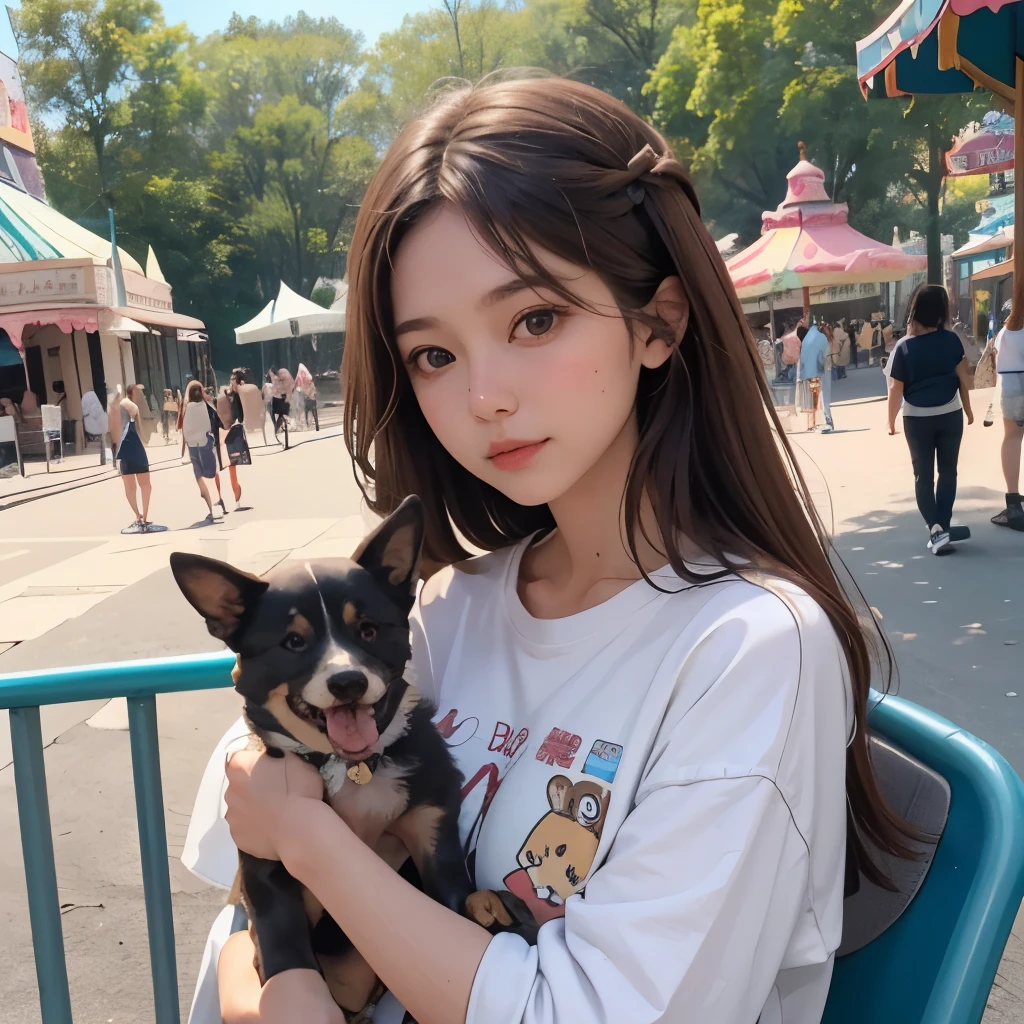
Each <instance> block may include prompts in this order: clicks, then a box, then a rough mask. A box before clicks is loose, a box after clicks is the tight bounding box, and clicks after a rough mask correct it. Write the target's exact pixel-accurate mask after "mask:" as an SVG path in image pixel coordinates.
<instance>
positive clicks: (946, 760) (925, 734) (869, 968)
mask: <svg viewBox="0 0 1024 1024" xmlns="http://www.w3.org/2000/svg"><path fill="white" fill-rule="evenodd" d="M869 721H870V726H871V731H872V733H873V734H874V735H875V736H876V737H880V738H881V739H882V740H883V741H887V742H888V744H891V745H892V746H893V747H895V748H898V749H899V750H901V751H904V752H905V753H906V754H909V755H910V757H911V758H914V759H916V760H917V761H919V762H921V763H923V765H925V766H927V768H930V769H932V772H933V773H937V774H938V776H941V778H942V779H944V780H945V783H947V784H948V788H946V787H943V788H944V789H945V791H946V792H947V793H948V818H947V820H946V824H945V829H944V830H943V831H942V836H941V839H940V840H939V842H938V845H937V846H936V847H935V849H934V857H933V859H932V861H931V865H930V868H929V870H928V872H927V875H925V877H924V880H923V882H922V883H921V884H920V888H919V889H918V891H917V893H916V895H915V896H914V897H913V899H912V900H911V901H910V903H909V905H908V906H907V907H906V909H905V910H904V911H903V912H902V914H900V916H899V917H898V918H897V919H896V920H895V922H893V923H892V924H891V925H889V926H888V927H887V928H886V929H885V930H884V931H883V932H882V933H881V934H880V935H879V936H878V937H877V938H875V939H874V940H873V941H870V942H868V944H867V945H864V946H863V947H862V948H860V949H858V950H857V951H856V952H853V953H851V954H850V955H848V956H840V957H838V958H837V960H836V964H835V972H834V975H833V981H832V988H831V990H830V992H829V999H828V1005H827V1007H826V1010H825V1016H824V1018H823V1024H979V1022H980V1021H981V1018H982V1015H983V1014H984V1012H985V1003H986V1000H987V999H988V994H989V991H990V989H991V988H992V983H993V980H994V979H995V975H996V970H997V968H998V966H999V961H1000V959H1001V957H1002V954H1003V948H1004V947H1005V945H1006V940H1007V938H1008V936H1009V934H1010V929H1011V927H1012V926H1013V921H1014V918H1015V917H1016V914H1017V910H1018V908H1019V906H1020V903H1021V900H1022V899H1024V783H1022V782H1021V780H1020V778H1019V777H1018V776H1017V774H1016V772H1014V770H1013V769H1012V768H1011V767H1010V766H1009V764H1008V763H1007V762H1006V760H1005V759H1004V758H1003V757H1002V756H1001V755H1000V754H998V753H997V752H996V751H995V750H993V749H992V748H991V747H990V746H989V745H988V744H987V743H983V742H982V741H981V740H979V739H977V738H975V737H974V736H971V735H970V734H969V733H966V732H964V731H963V730H962V729H958V728H957V727H956V726H955V725H952V724H951V723H950V722H947V721H946V720H945V719H944V718H940V717H939V716H938V715H935V714H932V713H931V712H930V711H926V710H925V709H924V708H921V707H918V706H917V705H915V704H911V703H910V702H909V701H906V700H902V699H900V698H898V697H886V698H884V699H883V700H882V701H880V702H879V703H878V704H877V705H876V706H875V707H874V708H873V710H872V712H871V716H870V719H869ZM882 774H883V776H884V772H883V773H882ZM944 810H945V805H944V806H943V811H944ZM848 906H849V903H848ZM844 939H845V937H844Z"/></svg>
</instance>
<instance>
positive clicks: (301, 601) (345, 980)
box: [171, 497, 471, 1013]
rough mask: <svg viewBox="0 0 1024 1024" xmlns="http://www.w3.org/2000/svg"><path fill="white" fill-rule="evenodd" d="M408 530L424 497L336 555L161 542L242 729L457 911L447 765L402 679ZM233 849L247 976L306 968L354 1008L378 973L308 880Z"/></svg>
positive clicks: (451, 773)
mask: <svg viewBox="0 0 1024 1024" xmlns="http://www.w3.org/2000/svg"><path fill="white" fill-rule="evenodd" d="M423 534H424V516H423V506H422V504H421V502H420V500H419V499H418V498H416V497H410V498H407V499H406V500H405V501H404V502H403V503H402V504H401V506H400V507H399V508H398V509H397V510H396V511H395V512H394V514H393V515H391V516H390V517H389V518H388V519H387V520H385V522H383V523H382V524H381V525H380V526H379V527H378V528H377V529H376V530H375V531H374V532H373V533H371V534H370V535H369V536H368V537H367V538H366V539H365V540H364V541H363V543H362V544H361V545H360V546H359V548H358V550H357V551H356V552H355V554H353V556H352V558H351V559H346V558H341V559H331V560H326V561H317V562H285V563H282V565H280V566H278V567H277V568H275V569H274V570H272V571H271V572H270V573H268V574H267V575H266V576H265V577H263V578H259V577H257V576H253V575H251V574H249V573H245V572H241V571H240V570H238V569H235V568H232V567H231V566H230V565H226V564H225V563H223V562H218V561H215V560H214V559H210V558H204V557H202V556H200V555H191V554H184V553H181V552H176V553H174V554H172V555H171V571H172V572H173V574H174V578H175V580H176V581H177V583H178V586H179V587H180V588H181V591H182V593H183V594H184V595H185V597H186V598H187V599H188V601H189V603H190V604H191V605H192V606H193V607H194V608H195V609H196V610H197V611H198V612H199V614H200V615H202V616H203V618H204V619H205V620H206V624H207V627H208V628H209V630H210V633H211V634H212V635H213V636H215V637H217V638H218V639H220V640H223V641H224V642H225V643H226V644H227V645H228V647H230V648H231V650H233V651H234V652H235V653H236V654H237V655H238V658H237V661H236V664H235V668H234V671H233V673H232V676H233V679H234V683H235V689H236V690H238V692H239V693H240V694H241V695H242V697H243V698H244V701H245V710H244V714H245V718H246V721H247V722H248V724H249V727H250V729H251V731H252V733H253V737H254V742H257V743H259V744H261V745H262V746H263V747H265V749H266V751H267V753H268V754H270V755H272V756H277V757H281V756H283V753H282V752H283V751H292V752H294V753H295V754H297V755H298V756H299V757H301V758H303V759H304V760H306V761H308V762H309V763H310V764H313V765H315V766H316V767H317V768H318V769H319V771H320V774H321V775H322V776H323V779H324V787H325V796H324V799H325V800H326V801H327V802H328V803H329V804H330V805H331V807H332V808H333V809H334V810H335V811H336V812H337V813H338V814H339V815H340V816H341V817H342V818H343V819H344V820H345V822H346V823H347V824H348V825H349V827H350V828H351V829H352V830H353V831H354V832H355V833H356V834H357V835H358V836H359V837H360V838H361V839H362V840H363V841H364V842H365V843H367V844H368V845H369V846H371V847H374V848H377V849H378V850H385V851H388V852H389V853H390V856H386V859H388V860H389V861H390V862H391V863H392V865H393V866H394V867H396V868H397V867H398V866H399V865H400V864H401V863H402V861H404V860H405V859H406V851H408V855H409V856H411V858H412V861H413V863H414V864H415V866H416V869H417V871H418V872H419V876H420V879H421V881H422V885H423V888H424V891H425V892H426V893H427V894H428V895H429V896H431V897H432V898H434V899H436V900H437V901H438V902H440V903H442V904H444V905H445V906H447V907H449V908H450V909H451V910H454V911H456V912H457V913H463V911H464V907H465V904H466V899H467V897H468V896H469V895H470V891H471V887H470V880H469V874H468V872H467V869H466V863H465V859H464V857H463V854H462V849H461V846H460V842H459V833H458V813H459V806H460V803H461V795H460V791H461V787H462V781H463V780H462V776H461V775H460V773H459V771H458V769H457V767H456V766H455V763H454V761H453V760H452V756H451V754H450V752H449V750H448V747H447V745H446V744H445V742H444V739H443V738H442V736H441V734H440V733H439V732H438V731H437V729H436V728H435V726H434V725H433V722H432V721H431V716H432V708H431V706H430V704H429V703H428V702H427V701H426V700H425V699H424V698H423V697H421V696H420V694H419V693H418V692H417V691H416V689H415V687H413V686H412V685H411V684H410V683H409V682H407V681H406V680H405V679H404V678H403V674H404V672H405V669H406V663H407V662H408V660H409V656H410V647H409V612H410V610H411V609H412V605H413V601H414V596H415V590H416V583H417V580H418V577H419V562H420V552H421V548H422V545H423ZM239 860H240V865H239V875H238V878H237V880H236V889H237V890H238V898H239V899H240V900H241V903H242V904H243V906H244V907H245V910H246V912H247V913H248V916H249V922H250V933H251V935H252V938H253V943H254V945H255V947H256V961H255V962H256V969H257V971H258V973H259V975H260V980H261V981H262V982H264V983H265V982H266V981H267V979H269V978H272V977H273V976H274V975H275V974H279V973H280V972H281V971H286V970H289V969H291V968H296V967H299V968H311V969H313V970H318V971H320V973H321V974H322V975H323V976H324V978H325V979H326V981H327V983H328V985H329V986H330V989H331V994H332V995H333V996H334V999H335V1001H336V1002H337V1003H338V1005H339V1006H340V1007H341V1008H342V1009H343V1010H345V1011H347V1012H349V1013H355V1012H358V1011H361V1010H364V1008H365V1007H366V1005H367V1003H368V1002H370V1001H371V1000H372V998H373V996H374V993H375V992H377V993H379V989H378V985H377V979H376V978H375V976H374V975H373V973H372V971H371V970H370V969H369V967H368V965H367V964H366V963H365V961H364V960H362V958H361V957H360V956H359V954H358V953H357V952H356V950H355V949H354V948H353V947H352V945H351V943H350V942H349V941H348V939H347V938H346V936H345V935H344V934H343V933H342V932H341V930H340V929H339V928H338V926H337V925H336V924H335V922H334V921H333V920H332V919H331V918H330V916H329V915H328V914H326V912H325V911H324V910H323V908H322V907H321V906H320V904H319V903H317V901H316V900H315V898H313V896H312V894H311V893H309V892H308V890H306V889H304V887H303V886H301V885H300V884H299V883H298V882H297V881H296V880H295V879H294V878H292V877H291V876H290V875H289V874H288V872H287V871H286V870H285V869H284V866H283V865H282V864H280V863H278V862H276V861H268V860H262V859H260V858H257V857H251V856H249V855H248V854H245V853H240V854H239ZM338 870H339V871H344V870H345V865H343V864H339V865H338Z"/></svg>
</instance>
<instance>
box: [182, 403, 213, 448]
mask: <svg viewBox="0 0 1024 1024" xmlns="http://www.w3.org/2000/svg"><path fill="white" fill-rule="evenodd" d="M181 432H182V433H183V434H184V435H185V444H187V445H188V446H189V447H190V448H196V447H198V448H202V447H203V446H204V445H205V444H206V442H207V440H209V435H210V412H209V409H208V408H207V406H206V403H205V402H186V403H185V418H184V419H183V420H182V421H181Z"/></svg>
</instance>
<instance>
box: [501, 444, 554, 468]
mask: <svg viewBox="0 0 1024 1024" xmlns="http://www.w3.org/2000/svg"><path fill="white" fill-rule="evenodd" d="M548 440H549V439H548V438H545V439H544V440H542V441H518V440H512V439H510V440H507V441H494V442H492V444H491V446H490V448H488V450H487V458H488V459H489V460H490V462H491V463H492V464H493V465H494V466H497V468H498V469H503V470H515V469H522V468H523V467H524V466H526V465H528V464H529V463H530V462H531V461H532V459H533V457H534V456H535V455H536V454H537V453H538V452H539V451H540V450H541V449H542V448H543V447H544V445H546V444H547V443H548Z"/></svg>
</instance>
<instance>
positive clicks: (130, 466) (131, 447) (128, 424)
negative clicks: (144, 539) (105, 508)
mask: <svg viewBox="0 0 1024 1024" xmlns="http://www.w3.org/2000/svg"><path fill="white" fill-rule="evenodd" d="M144 391H145V389H144V388H143V386H142V385H141V384H132V385H131V386H130V387H129V388H128V392H127V395H126V396H125V397H124V398H122V399H121V402H120V404H119V408H120V411H121V439H120V440H119V441H118V442H117V458H118V461H119V462H120V463H121V481H122V483H123V484H124V493H125V497H126V498H127V499H128V504H129V505H131V507H132V511H133V512H134V513H135V522H133V523H132V524H131V526H126V527H125V528H124V529H123V530H122V531H121V532H122V533H146V532H147V530H148V529H149V527H150V525H151V524H150V522H149V499H150V497H151V495H152V493H153V485H152V483H151V482H150V479H149V456H148V455H147V454H146V446H145V445H144V444H143V443H142V437H141V436H140V435H139V426H138V423H139V416H140V415H141V414H140V411H139V405H140V403H142V402H144V401H145V395H144ZM136 488H138V497H139V499H141V509H140V501H139V500H137V498H136V493H135V492H136Z"/></svg>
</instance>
